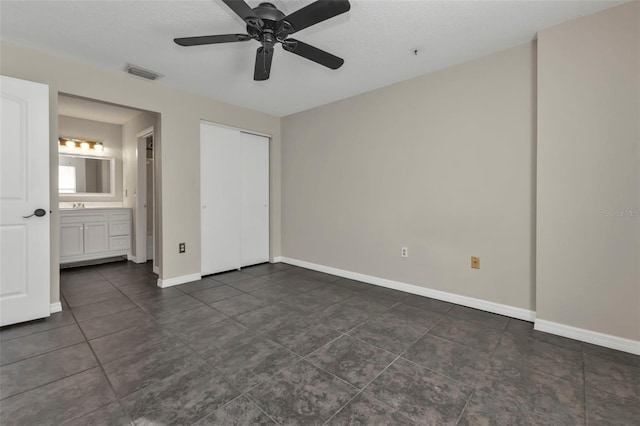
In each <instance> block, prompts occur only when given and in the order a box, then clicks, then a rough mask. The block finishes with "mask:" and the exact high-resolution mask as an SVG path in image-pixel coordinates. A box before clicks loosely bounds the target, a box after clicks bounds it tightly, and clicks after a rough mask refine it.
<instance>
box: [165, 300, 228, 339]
mask: <svg viewBox="0 0 640 426" xmlns="http://www.w3.org/2000/svg"><path fill="white" fill-rule="evenodd" d="M225 319H227V316H226V315H224V314H222V313H220V312H218V311H217V310H215V309H213V308H212V307H210V306H207V305H202V306H200V307H199V308H195V309H189V310H188V311H182V312H177V313H174V314H171V315H162V316H160V317H159V318H157V321H158V323H159V324H161V325H162V326H163V327H164V328H166V329H167V330H169V331H171V332H172V333H175V334H177V335H183V334H187V333H190V332H192V331H193V330H197V329H198V328H202V327H208V326H210V325H212V324H215V323H217V322H220V321H224V320H225Z"/></svg>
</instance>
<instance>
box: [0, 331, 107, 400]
mask: <svg viewBox="0 0 640 426" xmlns="http://www.w3.org/2000/svg"><path fill="white" fill-rule="evenodd" d="M85 343H86V342H85ZM81 344H82V343H78V345H81ZM6 365H9V364H6ZM3 367H4V365H3ZM94 368H98V363H97V360H96V364H95V365H92V366H91V367H87V368H85V369H84V370H80V371H76V372H74V373H72V374H68V375H66V376H63V377H59V378H57V379H54V380H51V381H48V382H45V383H41V384H39V385H37V386H35V387H32V388H29V389H25V390H22V391H20V392H17V393H14V394H11V395H8V396H5V397H4V398H2V399H0V401H4V400H6V399H9V398H13V397H14V396H18V395H22V394H23V393H27V392H30V391H32V390H35V389H38V388H41V387H44V386H47V385H50V384H52V383H55V382H58V381H60V380H64V379H68V378H69V377H73V376H76V375H78V374H81V373H85V372H87V371H89V370H93V369H94ZM105 405H108V404H105Z"/></svg>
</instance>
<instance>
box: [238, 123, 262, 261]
mask: <svg viewBox="0 0 640 426" xmlns="http://www.w3.org/2000/svg"><path fill="white" fill-rule="evenodd" d="M240 139H241V141H242V167H241V174H242V224H241V240H240V257H241V265H242V266H248V265H255V264H257V263H263V262H268V261H269V138H267V137H265V136H259V135H253V134H249V133H240Z"/></svg>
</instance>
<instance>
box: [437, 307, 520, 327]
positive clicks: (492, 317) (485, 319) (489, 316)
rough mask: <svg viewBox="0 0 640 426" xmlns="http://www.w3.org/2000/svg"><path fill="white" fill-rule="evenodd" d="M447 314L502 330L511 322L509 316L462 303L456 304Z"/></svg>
mask: <svg viewBox="0 0 640 426" xmlns="http://www.w3.org/2000/svg"><path fill="white" fill-rule="evenodd" d="M447 315H449V316H451V317H454V318H458V319H463V320H466V321H471V322H475V323H477V324H480V325H484V326H487V327H491V328H495V329H497V330H502V331H504V330H505V329H506V328H507V324H509V318H508V317H505V316H502V315H498V314H493V313H491V312H486V311H481V310H479V309H473V308H468V307H466V306H460V305H456V306H454V307H453V309H451V310H450V311H449V312H448V313H447Z"/></svg>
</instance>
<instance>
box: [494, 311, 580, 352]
mask: <svg viewBox="0 0 640 426" xmlns="http://www.w3.org/2000/svg"><path fill="white" fill-rule="evenodd" d="M506 332H507V333H511V334H515V335H517V336H523V337H528V338H530V339H535V340H540V341H541V342H545V343H550V344H552V345H556V346H560V347H563V348H566V349H571V350H574V351H579V352H580V351H582V342H580V341H578V340H573V339H567V338H566V337H561V336H555V335H553V334H549V333H544V332H542V331H537V330H534V329H533V323H531V322H528V321H522V320H518V319H514V318H511V319H509V325H507V329H506Z"/></svg>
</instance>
